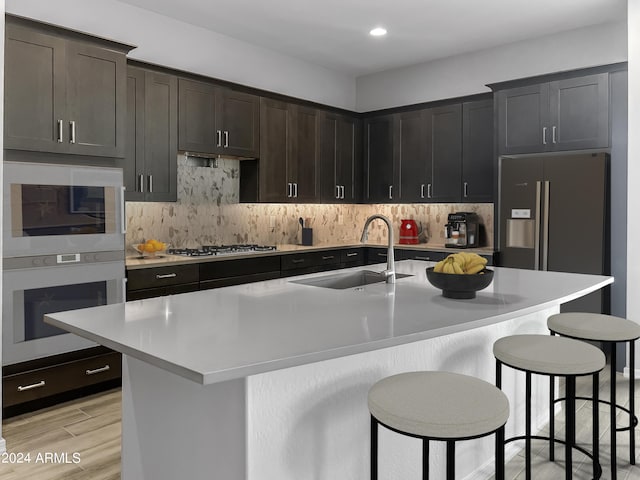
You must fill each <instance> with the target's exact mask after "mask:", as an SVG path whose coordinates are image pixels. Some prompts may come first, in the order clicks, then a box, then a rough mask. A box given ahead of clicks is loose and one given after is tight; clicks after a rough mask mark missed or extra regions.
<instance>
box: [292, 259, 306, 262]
mask: <svg viewBox="0 0 640 480" xmlns="http://www.w3.org/2000/svg"><path fill="white" fill-rule="evenodd" d="M291 263H304V258H294V259H293V260H291Z"/></svg>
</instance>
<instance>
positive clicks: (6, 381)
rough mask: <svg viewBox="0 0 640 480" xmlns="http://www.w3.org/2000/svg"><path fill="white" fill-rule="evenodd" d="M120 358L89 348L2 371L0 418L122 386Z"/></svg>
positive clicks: (5, 368)
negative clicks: (0, 410)
mask: <svg viewBox="0 0 640 480" xmlns="http://www.w3.org/2000/svg"><path fill="white" fill-rule="evenodd" d="M121 376H122V355H121V354H120V353H118V352H114V351H112V350H110V349H108V348H106V347H95V348H88V349H85V350H79V351H76V352H70V353H64V354H60V355H54V356H51V357H46V358H41V359H37V360H31V361H28V362H21V363H16V364H13V365H5V366H4V367H3V369H2V416H3V418H8V417H11V416H15V415H19V414H22V413H25V412H29V411H33V410H37V409H40V408H44V407H47V406H50V405H54V404H56V403H60V402H63V401H67V400H71V399H73V398H78V397H82V396H84V395H87V394H90V393H95V392H99V391H103V390H107V389H110V388H114V387H117V386H119V385H120V384H121Z"/></svg>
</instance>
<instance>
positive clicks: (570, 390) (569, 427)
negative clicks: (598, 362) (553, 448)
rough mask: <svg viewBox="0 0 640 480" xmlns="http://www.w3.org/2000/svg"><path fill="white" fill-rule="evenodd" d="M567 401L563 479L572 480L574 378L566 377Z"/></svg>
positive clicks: (574, 424)
mask: <svg viewBox="0 0 640 480" xmlns="http://www.w3.org/2000/svg"><path fill="white" fill-rule="evenodd" d="M566 384H567V394H566V397H567V401H566V405H565V408H566V411H565V419H566V420H565V421H566V424H565V442H566V443H565V450H564V455H565V478H566V480H571V479H572V478H573V461H572V450H573V449H572V447H573V446H574V445H575V444H576V377H574V376H573V375H567V377H566Z"/></svg>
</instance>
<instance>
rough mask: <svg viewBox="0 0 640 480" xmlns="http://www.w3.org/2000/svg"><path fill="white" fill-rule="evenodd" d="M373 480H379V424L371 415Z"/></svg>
mask: <svg viewBox="0 0 640 480" xmlns="http://www.w3.org/2000/svg"><path fill="white" fill-rule="evenodd" d="M370 457H371V480H378V422H377V420H376V419H375V418H374V417H373V415H371V454H370Z"/></svg>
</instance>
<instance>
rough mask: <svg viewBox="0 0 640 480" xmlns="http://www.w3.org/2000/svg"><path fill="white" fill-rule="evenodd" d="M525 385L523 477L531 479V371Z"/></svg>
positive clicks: (527, 375)
mask: <svg viewBox="0 0 640 480" xmlns="http://www.w3.org/2000/svg"><path fill="white" fill-rule="evenodd" d="M525 377H526V387H525V394H524V395H525V399H526V400H525V402H526V405H525V435H526V438H525V441H524V459H525V478H526V480H531V372H526V374H525Z"/></svg>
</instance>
